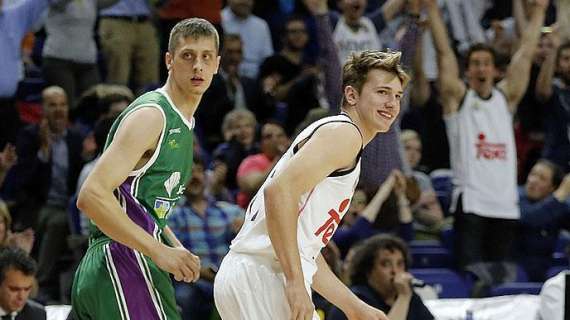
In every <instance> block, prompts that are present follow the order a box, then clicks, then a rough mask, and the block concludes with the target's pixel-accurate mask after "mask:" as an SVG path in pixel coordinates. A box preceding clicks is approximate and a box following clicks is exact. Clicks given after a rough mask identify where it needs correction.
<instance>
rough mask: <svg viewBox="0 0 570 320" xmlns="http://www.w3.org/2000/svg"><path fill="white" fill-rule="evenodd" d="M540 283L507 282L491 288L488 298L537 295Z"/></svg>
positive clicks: (540, 286)
mask: <svg viewBox="0 0 570 320" xmlns="http://www.w3.org/2000/svg"><path fill="white" fill-rule="evenodd" d="M541 288H542V282H508V283H504V284H501V285H498V286H495V287H492V288H491V291H490V296H492V297H496V296H508V295H515V294H539V293H540V289H541Z"/></svg>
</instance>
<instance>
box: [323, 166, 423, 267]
mask: <svg viewBox="0 0 570 320" xmlns="http://www.w3.org/2000/svg"><path fill="white" fill-rule="evenodd" d="M406 187H407V186H406V179H405V178H404V175H403V174H402V173H401V172H400V171H398V170H394V171H392V173H391V174H390V175H389V176H388V178H387V179H386V180H384V182H383V183H382V184H381V185H380V187H379V188H378V190H377V192H376V193H375V194H374V196H373V197H372V198H371V199H370V201H369V202H368V203H366V194H364V199H362V198H360V201H361V202H364V203H355V205H354V206H351V207H349V212H350V211H352V210H354V211H356V210H359V211H356V212H355V218H354V219H353V220H354V222H353V223H352V224H351V225H350V224H349V225H342V226H341V227H340V228H339V230H338V231H337V232H336V233H335V234H334V236H333V240H334V241H335V243H336V244H337V245H338V247H339V249H340V251H341V253H342V255H343V256H345V255H347V252H348V251H349V249H350V248H351V247H352V246H353V245H354V244H355V243H358V242H359V241H362V240H364V239H367V238H370V237H371V236H373V235H375V234H378V233H393V234H397V235H399V236H400V237H401V238H402V239H405V240H406V241H411V240H412V239H413V238H414V232H413V226H412V222H413V216H412V211H411V208H410V201H409V200H408V198H407V197H406ZM354 197H362V195H360V194H359V193H356V192H355V194H354V196H353V199H352V201H355V200H358V198H357V199H355V198H354Z"/></svg>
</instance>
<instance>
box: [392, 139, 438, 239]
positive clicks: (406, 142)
mask: <svg viewBox="0 0 570 320" xmlns="http://www.w3.org/2000/svg"><path fill="white" fill-rule="evenodd" d="M400 141H401V142H402V145H403V146H404V159H405V160H406V161H407V162H408V165H409V166H410V168H412V177H413V179H414V180H415V181H416V183H417V185H418V186H419V189H420V192H421V193H420V198H419V200H418V201H417V202H416V203H414V204H413V206H412V212H413V214H414V220H415V222H416V223H417V224H416V225H417V227H418V228H419V229H422V230H425V231H426V232H427V231H429V230H428V229H430V228H431V229H433V230H434V231H435V233H437V234H439V228H438V227H439V226H441V223H442V222H443V218H444V217H443V210H442V209H441V206H440V204H439V202H438V200H437V197H436V194H435V191H434V189H433V186H432V184H431V179H430V177H429V176H428V175H427V174H425V173H423V172H422V171H420V170H418V165H419V163H420V160H421V158H422V142H421V140H420V137H419V135H418V134H417V132H415V131H413V130H404V131H402V134H401V135H400ZM428 233H429V232H428Z"/></svg>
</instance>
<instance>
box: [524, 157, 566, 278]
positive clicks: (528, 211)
mask: <svg viewBox="0 0 570 320" xmlns="http://www.w3.org/2000/svg"><path fill="white" fill-rule="evenodd" d="M519 197H520V207H521V219H520V231H519V237H518V241H517V242H516V253H517V254H518V259H517V261H518V262H519V263H520V264H521V265H522V266H523V267H524V269H525V271H526V273H527V274H528V277H529V280H530V281H535V282H542V281H544V280H546V271H547V270H548V268H549V267H550V266H551V261H552V253H553V252H554V249H555V247H556V242H557V240H558V236H559V234H560V231H561V230H562V229H570V205H569V202H568V199H569V198H570V174H567V175H566V176H563V174H562V171H561V170H560V168H559V167H558V166H557V165H555V164H554V163H552V162H550V161H548V160H539V161H538V162H537V163H536V164H535V165H534V167H533V168H532V170H531V171H530V174H529V175H528V178H527V180H526V183H525V185H524V186H521V187H520V188H519Z"/></svg>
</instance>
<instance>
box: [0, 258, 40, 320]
mask: <svg viewBox="0 0 570 320" xmlns="http://www.w3.org/2000/svg"><path fill="white" fill-rule="evenodd" d="M36 268H37V267H36V262H35V261H34V260H33V259H32V258H31V257H30V256H29V255H28V254H27V253H26V252H24V251H23V250H21V249H17V248H4V249H1V250H0V318H2V319H11V320H45V319H46V318H47V315H46V311H45V309H44V307H43V306H42V305H40V304H38V303H36V302H34V301H32V300H29V296H30V293H31V292H32V288H33V287H34V282H35V275H36V270H37V269H36Z"/></svg>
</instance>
